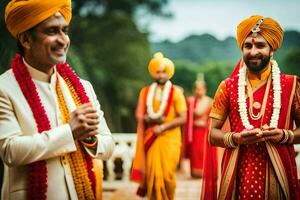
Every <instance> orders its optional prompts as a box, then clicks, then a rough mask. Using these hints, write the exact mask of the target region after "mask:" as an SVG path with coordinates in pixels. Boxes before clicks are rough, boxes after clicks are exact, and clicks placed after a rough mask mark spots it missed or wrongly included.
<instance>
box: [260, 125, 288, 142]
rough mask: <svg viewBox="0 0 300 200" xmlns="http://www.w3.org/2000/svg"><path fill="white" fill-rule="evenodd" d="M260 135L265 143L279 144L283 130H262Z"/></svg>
mask: <svg viewBox="0 0 300 200" xmlns="http://www.w3.org/2000/svg"><path fill="white" fill-rule="evenodd" d="M262 133H263V138H264V139H265V141H270V142H274V143H279V142H280V141H281V140H282V138H283V136H284V133H283V130H282V129H278V128H275V129H267V130H262Z"/></svg>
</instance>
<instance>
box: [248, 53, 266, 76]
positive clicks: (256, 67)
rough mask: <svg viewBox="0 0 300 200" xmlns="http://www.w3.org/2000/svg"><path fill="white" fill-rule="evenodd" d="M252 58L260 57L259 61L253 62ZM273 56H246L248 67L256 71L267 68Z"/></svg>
mask: <svg viewBox="0 0 300 200" xmlns="http://www.w3.org/2000/svg"><path fill="white" fill-rule="evenodd" d="M251 59H260V63H259V62H251ZM270 59H271V56H263V55H261V54H260V55H257V56H244V61H245V64H246V65H247V68H248V69H249V70H250V71H251V72H254V73H257V72H260V71H262V70H263V69H265V68H266V67H267V66H268V64H269V62H270Z"/></svg>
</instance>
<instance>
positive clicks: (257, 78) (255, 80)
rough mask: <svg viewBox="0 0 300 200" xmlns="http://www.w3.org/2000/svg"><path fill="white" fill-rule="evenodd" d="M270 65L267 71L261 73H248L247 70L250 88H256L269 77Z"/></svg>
mask: <svg viewBox="0 0 300 200" xmlns="http://www.w3.org/2000/svg"><path fill="white" fill-rule="evenodd" d="M271 68H272V67H271V65H270V64H269V65H268V67H267V69H266V70H264V71H263V72H261V73H259V74H256V73H253V72H250V71H249V70H248V79H249V81H250V83H251V86H252V87H256V86H257V85H258V84H260V83H261V82H263V81H265V80H266V79H267V78H268V77H269V75H270V74H271Z"/></svg>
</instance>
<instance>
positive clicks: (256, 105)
mask: <svg viewBox="0 0 300 200" xmlns="http://www.w3.org/2000/svg"><path fill="white" fill-rule="evenodd" d="M270 85H271V76H269V77H268V80H267V87H266V90H265V93H264V98H263V102H262V105H261V104H260V103H259V102H257V101H256V102H254V103H253V90H252V87H251V84H250V81H249V80H247V94H248V97H249V116H250V118H251V119H253V120H258V119H260V118H261V117H262V112H263V111H264V110H265V108H266V104H267V99H268V95H269V90H270ZM253 108H255V109H260V111H259V112H258V113H257V114H256V115H255V114H254V113H253Z"/></svg>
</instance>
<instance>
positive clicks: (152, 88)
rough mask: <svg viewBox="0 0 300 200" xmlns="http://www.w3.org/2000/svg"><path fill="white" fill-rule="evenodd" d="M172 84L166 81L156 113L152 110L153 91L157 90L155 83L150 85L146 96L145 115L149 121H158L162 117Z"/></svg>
mask: <svg viewBox="0 0 300 200" xmlns="http://www.w3.org/2000/svg"><path fill="white" fill-rule="evenodd" d="M171 87H172V83H171V81H167V82H166V84H165V86H164V89H163V91H162V97H161V103H160V106H159V109H158V111H157V112H154V109H153V98H154V93H155V89H156V88H157V83H152V84H151V85H150V88H149V92H148V95H147V102H146V105H147V113H148V115H149V117H150V118H151V119H158V118H160V117H162V116H163V114H164V111H165V108H166V106H167V102H168V97H169V94H170V92H171Z"/></svg>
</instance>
